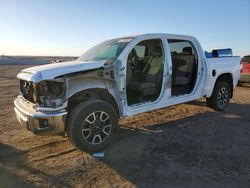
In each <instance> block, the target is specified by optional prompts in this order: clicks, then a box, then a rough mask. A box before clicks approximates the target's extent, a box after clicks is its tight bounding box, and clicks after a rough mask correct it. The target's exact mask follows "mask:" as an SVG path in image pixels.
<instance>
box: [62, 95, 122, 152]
mask: <svg viewBox="0 0 250 188" xmlns="http://www.w3.org/2000/svg"><path fill="white" fill-rule="evenodd" d="M117 124H118V115H117V112H116V111H115V110H114V108H113V107H112V106H111V105H110V104H108V103H107V102H105V101H101V100H90V101H84V102H82V103H80V104H79V105H78V106H76V107H75V108H74V109H73V111H72V112H70V115H69V119H68V120H67V128H66V130H67V135H68V137H69V139H70V141H71V143H72V144H73V145H74V146H76V147H77V148H78V149H80V150H82V151H90V152H95V151H100V150H102V149H104V148H105V147H106V146H107V145H108V144H109V143H110V142H111V140H112V137H113V132H114V129H115V127H116V126H117Z"/></svg>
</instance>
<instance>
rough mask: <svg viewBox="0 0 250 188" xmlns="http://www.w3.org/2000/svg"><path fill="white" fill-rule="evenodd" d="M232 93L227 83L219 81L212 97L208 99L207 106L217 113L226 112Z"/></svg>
mask: <svg viewBox="0 0 250 188" xmlns="http://www.w3.org/2000/svg"><path fill="white" fill-rule="evenodd" d="M231 92H232V91H231V89H230V86H229V84H228V83H227V82H225V81H218V82H217V83H216V85H215V87H214V91H213V94H212V96H211V97H209V98H207V105H208V106H210V107H212V108H214V109H215V110H217V111H223V110H225V109H226V107H227V105H228V103H229V100H230V96H231Z"/></svg>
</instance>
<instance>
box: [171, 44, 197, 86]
mask: <svg viewBox="0 0 250 188" xmlns="http://www.w3.org/2000/svg"><path fill="white" fill-rule="evenodd" d="M172 55H173V54H172ZM172 58H173V60H174V61H175V62H176V64H177V65H175V67H176V70H175V75H176V78H175V79H174V80H175V82H174V83H173V85H174V86H177V85H187V84H191V83H192V82H193V73H194V66H195V56H194V54H193V50H192V48H191V47H185V48H183V51H182V53H180V54H177V55H174V56H173V57H172Z"/></svg>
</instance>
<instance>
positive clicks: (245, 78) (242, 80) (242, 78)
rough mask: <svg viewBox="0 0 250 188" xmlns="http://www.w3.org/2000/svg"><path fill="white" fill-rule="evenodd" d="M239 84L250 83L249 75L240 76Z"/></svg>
mask: <svg viewBox="0 0 250 188" xmlns="http://www.w3.org/2000/svg"><path fill="white" fill-rule="evenodd" d="M240 82H248V83H250V74H242V75H241V76H240Z"/></svg>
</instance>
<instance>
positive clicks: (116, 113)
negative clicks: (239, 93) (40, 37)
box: [14, 33, 240, 151]
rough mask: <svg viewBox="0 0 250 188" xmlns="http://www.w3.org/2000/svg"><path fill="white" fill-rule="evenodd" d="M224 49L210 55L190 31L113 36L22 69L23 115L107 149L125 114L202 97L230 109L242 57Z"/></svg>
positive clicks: (26, 122)
mask: <svg viewBox="0 0 250 188" xmlns="http://www.w3.org/2000/svg"><path fill="white" fill-rule="evenodd" d="M219 52H220V50H214V51H213V57H210V58H206V57H205V55H204V51H203V50H202V48H201V46H200V44H199V42H198V41H197V39H196V38H194V37H191V36H182V35H172V34H158V33H153V34H143V35H137V36H129V37H122V38H116V39H111V40H106V41H104V42H102V43H100V44H98V45H96V46H94V47H93V48H91V49H89V50H88V51H86V52H85V53H84V54H83V55H82V56H80V57H79V58H78V59H77V60H75V61H71V62H63V63H56V64H47V65H42V66H35V67H31V68H27V69H24V70H22V71H21V72H20V73H19V74H18V75H17V77H18V79H20V95H19V96H18V97H17V98H16V99H15V101H14V104H15V108H14V109H15V112H16V116H17V119H18V121H19V122H20V124H21V125H23V126H24V127H26V128H27V129H28V130H29V131H32V132H33V133H35V134H61V133H62V134H65V132H66V133H67V136H68V137H69V139H70V141H71V142H72V144H73V145H75V146H76V147H77V148H78V149H80V150H85V151H86V150H87V151H98V150H102V149H103V148H105V147H106V146H107V145H108V144H109V143H110V141H111V139H112V136H113V133H114V130H115V128H116V127H117V125H118V119H119V118H122V117H127V116H132V115H135V114H139V113H143V112H147V111H152V110H156V109H159V108H165V107H168V106H171V105H176V104H180V103H185V102H188V101H192V100H196V99H200V98H202V97H205V98H206V99H207V104H208V105H209V106H210V107H212V108H214V109H215V110H218V111H222V110H224V109H225V108H226V107H227V105H228V103H229V100H230V98H232V96H233V89H234V87H236V85H237V82H238V80H239V78H240V57H233V56H232V55H231V56H230V55H228V54H227V55H226V56H227V57H222V56H223V55H222V56H221V55H220V53H219ZM224 55H225V54H224Z"/></svg>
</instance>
